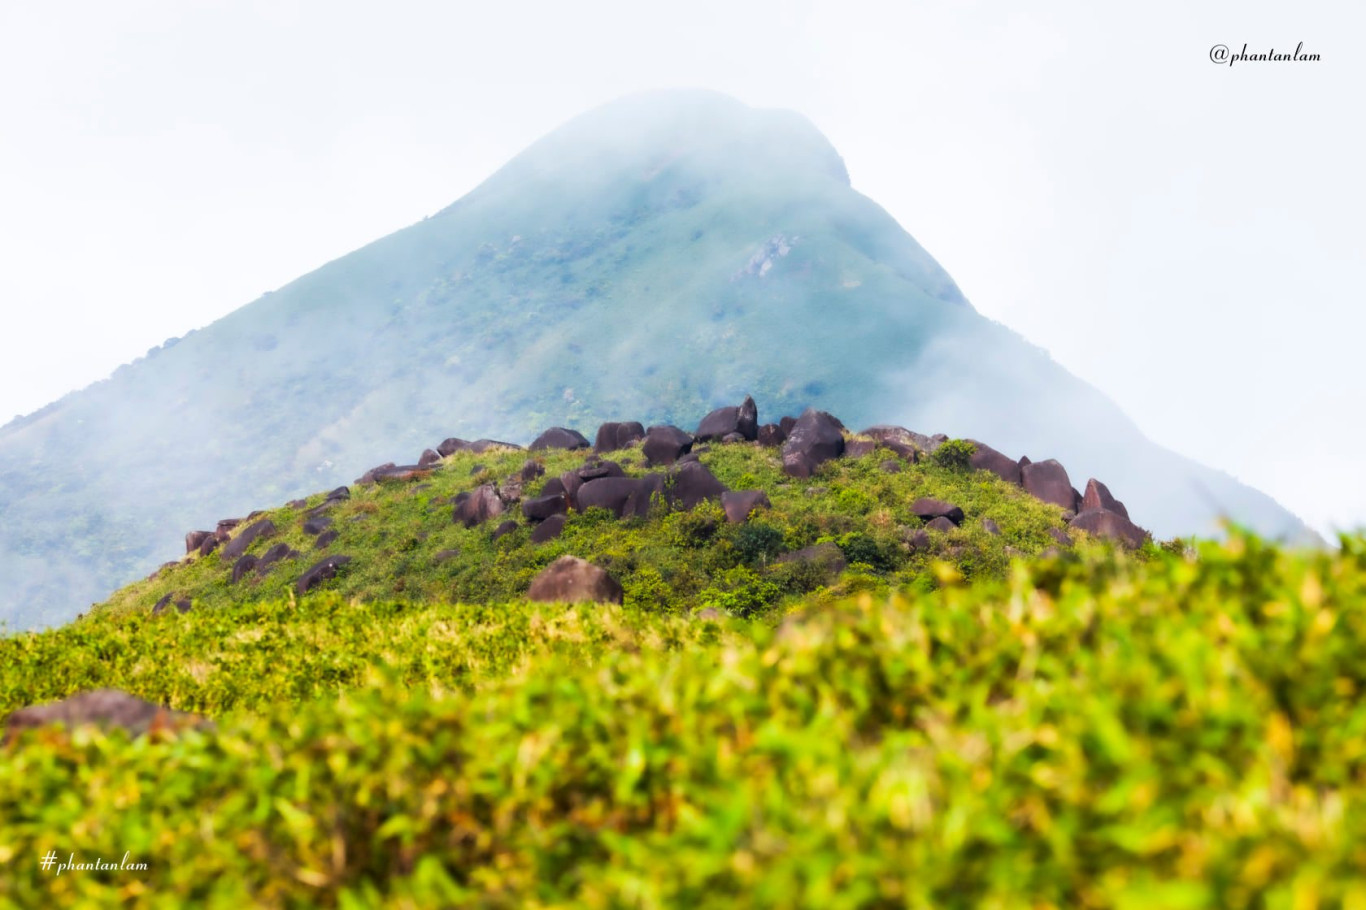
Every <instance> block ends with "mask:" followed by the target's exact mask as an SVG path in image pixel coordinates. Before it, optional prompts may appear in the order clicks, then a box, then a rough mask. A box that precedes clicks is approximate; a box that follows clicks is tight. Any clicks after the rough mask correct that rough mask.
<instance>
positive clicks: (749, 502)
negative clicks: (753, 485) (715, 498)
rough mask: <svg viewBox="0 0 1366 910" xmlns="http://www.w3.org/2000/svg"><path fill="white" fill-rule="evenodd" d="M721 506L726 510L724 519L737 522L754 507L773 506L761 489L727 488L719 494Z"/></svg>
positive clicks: (769, 507) (745, 517)
mask: <svg viewBox="0 0 1366 910" xmlns="http://www.w3.org/2000/svg"><path fill="white" fill-rule="evenodd" d="M721 508H723V509H725V510H726V521H729V522H731V523H733V524H738V523H740V522H742V521H745V520H747V519H748V518H749V516H750V513H751V512H753V511H755V510H756V509H771V508H773V503H771V502H769V501H768V494H767V493H765V492H764V491H763V490H727V491H725V492H724V493H722V494H721Z"/></svg>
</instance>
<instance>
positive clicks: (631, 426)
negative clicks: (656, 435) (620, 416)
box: [593, 420, 645, 452]
mask: <svg viewBox="0 0 1366 910" xmlns="http://www.w3.org/2000/svg"><path fill="white" fill-rule="evenodd" d="M644 438H645V427H643V426H641V424H640V422H639V421H636V420H628V421H625V422H615V421H613V422H608V423H604V424H603V425H602V426H600V427H598V433H597V437H596V438H595V439H594V441H593V451H595V452H615V451H616V450H618V449H624V448H627V447H628V446H633V445H635V444H636V443H637V442H640V441H641V440H642V439H644Z"/></svg>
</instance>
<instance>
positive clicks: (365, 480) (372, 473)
mask: <svg viewBox="0 0 1366 910" xmlns="http://www.w3.org/2000/svg"><path fill="white" fill-rule="evenodd" d="M396 467H398V465H396V464H394V463H393V462H392V461H386V462H385V463H384V464H381V465H376V466H375V467H373V468H371V469H370V470H368V471H366V472H365V473H364V474H362V475H361V476H360V477H358V478H357V479H356V483H357V484H360V485H362V486H363V485H365V484H371V483H374V482H375V477H376V476H377V475H378V474H379V473H380V472H381V471H387V470H389V469H390V468H396Z"/></svg>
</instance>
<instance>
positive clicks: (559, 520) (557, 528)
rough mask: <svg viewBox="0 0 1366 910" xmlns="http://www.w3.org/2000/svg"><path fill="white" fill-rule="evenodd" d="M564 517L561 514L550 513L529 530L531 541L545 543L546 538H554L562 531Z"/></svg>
mask: <svg viewBox="0 0 1366 910" xmlns="http://www.w3.org/2000/svg"><path fill="white" fill-rule="evenodd" d="M564 522H565V517H564V515H563V514H560V515H551V516H550V517H549V518H547V519H546V520H545V521H543V522H541V523H540V524H538V525H537V526H536V529H535V530H534V531H532V532H531V542H532V543H545V542H546V541H547V540H554V539H555V538H556V537H559V536H560V534H561V533H562V532H563V531H564Z"/></svg>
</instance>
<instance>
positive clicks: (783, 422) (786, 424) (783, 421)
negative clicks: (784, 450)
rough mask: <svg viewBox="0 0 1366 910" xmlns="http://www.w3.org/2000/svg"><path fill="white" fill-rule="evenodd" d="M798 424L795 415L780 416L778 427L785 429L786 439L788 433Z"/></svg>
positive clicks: (784, 436)
mask: <svg viewBox="0 0 1366 910" xmlns="http://www.w3.org/2000/svg"><path fill="white" fill-rule="evenodd" d="M796 425H797V418H795V417H780V418H778V429H780V430H782V431H783V439H784V440H785V439H787V436H788V434H789V433H791V432H792V428H793V427H794V426H796Z"/></svg>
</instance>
